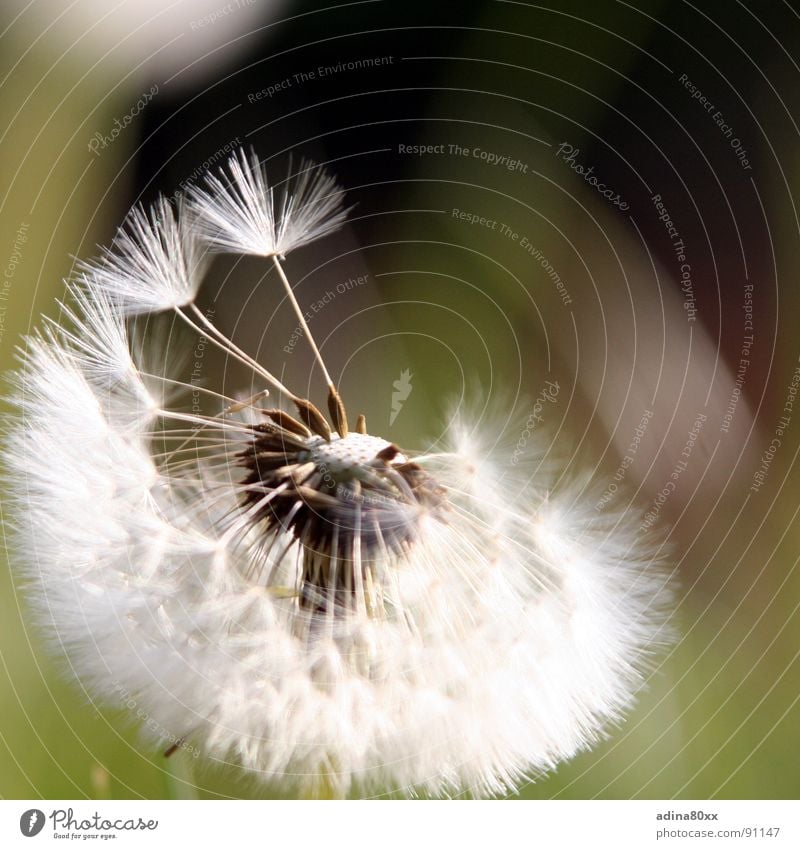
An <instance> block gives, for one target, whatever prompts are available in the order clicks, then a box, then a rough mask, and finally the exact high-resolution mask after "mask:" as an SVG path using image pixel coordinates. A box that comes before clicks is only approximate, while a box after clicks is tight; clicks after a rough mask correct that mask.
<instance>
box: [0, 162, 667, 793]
mask: <svg viewBox="0 0 800 849" xmlns="http://www.w3.org/2000/svg"><path fill="white" fill-rule="evenodd" d="M225 173H227V177H226V176H225ZM225 173H223V174H221V175H220V176H215V177H211V178H209V179H208V182H207V186H206V188H205V189H203V190H201V191H197V192H195V194H194V196H193V197H192V199H191V201H190V202H189V203H188V205H185V206H184V208H183V209H179V210H178V215H177V217H176V214H175V213H174V212H173V211H172V208H171V207H170V206H169V204H167V203H166V202H165V201H160V202H159V203H157V204H156V206H155V207H154V208H153V209H152V210H150V211H149V212H146V211H144V210H141V209H140V210H137V211H135V212H133V213H132V214H131V217H130V218H129V220H128V222H127V223H126V225H125V226H124V227H123V228H122V229H121V231H120V235H119V236H118V237H117V239H116V240H115V242H114V245H113V246H112V248H111V249H110V250H109V251H106V252H105V254H104V255H103V256H102V257H101V259H100V260H98V261H97V262H94V263H88V264H85V265H84V266H82V270H81V273H80V275H79V276H78V278H76V280H75V281H74V282H73V283H72V284H70V302H69V304H68V305H67V307H66V310H65V313H64V320H63V322H59V323H57V324H56V323H54V322H51V323H49V324H48V325H46V327H45V328H44V330H43V331H42V332H40V333H38V334H36V335H35V336H33V337H31V338H29V339H28V340H27V344H26V346H25V350H24V353H23V354H22V364H21V366H20V368H19V370H18V371H17V373H16V375H15V401H16V404H17V407H18V410H19V412H18V414H17V416H16V418H15V419H14V421H13V423H12V427H11V431H10V434H9V440H10V442H9V446H8V451H7V466H8V468H9V473H10V476H11V478H12V481H13V496H14V502H15V503H14V509H15V525H16V529H17V539H16V542H17V546H16V551H17V555H16V557H17V561H18V566H19V568H20V569H21V570H22V571H23V574H25V575H26V577H27V578H28V579H29V581H30V582H31V583H32V584H33V591H32V592H31V599H32V601H33V603H34V604H35V605H36V606H37V611H38V615H39V618H40V619H41V620H42V622H43V623H44V624H45V625H46V626H47V628H48V631H49V633H50V634H51V635H52V636H53V638H54V641H55V642H56V644H57V645H58V646H59V647H60V648H61V649H62V650H63V651H64V652H66V655H67V657H68V659H69V663H70V666H71V668H72V670H73V671H74V672H75V674H76V675H77V676H78V677H79V678H80V680H81V682H82V683H83V684H84V686H85V687H87V689H88V690H89V691H90V692H91V693H93V694H94V695H96V696H97V697H98V698H99V699H101V700H103V701H105V702H106V703H108V704H111V705H119V704H120V703H122V702H132V703H135V705H136V706H137V713H138V714H139V715H140V716H146V717H147V721H146V722H145V723H144V730H145V732H146V733H147V734H148V735H150V736H151V737H152V738H154V739H153V742H154V743H156V744H158V745H160V746H162V747H163V748H164V749H165V750H167V751H168V752H171V751H172V750H174V749H176V748H180V747H181V746H183V745H191V746H192V747H193V749H196V750H199V751H202V752H205V753H206V754H207V755H208V756H209V757H211V758H213V759H215V760H217V761H230V762H234V763H236V764H238V765H240V766H242V767H244V768H245V769H246V770H248V771H250V772H252V773H253V774H255V775H257V776H259V777H261V778H263V779H264V780H265V781H276V782H280V785H281V788H282V789H284V790H286V789H291V790H292V791H293V792H296V793H297V794H300V795H309V794H311V795H314V794H317V795H323V794H327V795H336V796H343V795H346V794H368V793H376V792H397V793H406V794H410V795H413V794H420V793H421V794H430V795H453V794H456V793H460V792H471V793H473V794H475V795H480V796H485V795H499V794H503V793H507V792H512V791H514V790H515V789H516V788H518V787H519V785H520V783H521V782H523V781H524V780H526V779H529V778H531V777H535V776H537V775H539V774H541V773H542V772H543V771H545V770H548V769H551V768H553V767H554V766H555V765H556V764H558V763H559V762H560V761H562V760H564V759H567V758H570V757H572V756H574V755H575V754H576V753H577V752H579V751H581V750H583V749H585V748H587V747H588V746H590V745H591V744H592V743H594V742H596V741H597V740H598V739H599V738H600V737H601V736H602V735H603V733H604V732H605V730H606V729H607V728H608V726H609V725H610V724H613V723H614V722H616V721H618V720H620V718H621V716H622V714H623V712H624V710H625V709H626V708H628V707H629V706H630V705H631V703H632V699H633V696H634V693H635V691H636V690H637V688H638V687H639V686H640V684H641V682H642V674H643V666H644V665H645V664H646V662H647V659H648V657H649V656H650V655H651V653H652V652H653V651H655V650H656V649H657V648H658V647H659V646H660V644H661V643H663V640H664V637H663V633H664V622H665V618H666V608H667V606H668V594H667V593H666V592H665V591H664V577H663V573H662V572H661V571H660V570H659V569H658V568H657V567H656V566H654V564H653V562H652V558H651V554H650V553H649V552H647V551H643V550H642V548H641V547H640V543H639V542H638V541H637V537H636V534H635V533H634V532H633V531H632V530H630V528H629V527H628V526H627V525H626V523H625V522H624V521H623V520H622V519H621V517H619V516H610V515H606V514H604V516H603V518H602V522H601V523H598V521H599V520H598V519H597V518H596V514H594V511H592V510H591V508H585V507H584V508H581V506H580V505H581V502H580V501H577V502H575V501H574V495H575V493H574V492H573V493H570V492H566V493H564V494H562V496H558V495H557V494H556V493H549V495H548V494H547V492H548V488H549V486H550V482H549V481H547V480H538V479H537V480H536V481H535V483H536V489H535V490H534V489H532V488H531V486H530V485H528V486H526V485H525V484H524V482H523V483H521V484H518V485H516V486H515V485H514V484H513V483H512V481H514V480H517V478H516V477H512V476H511V469H506V468H504V467H503V464H502V463H500V462H499V461H498V459H497V457H495V456H493V452H491V451H490V450H489V449H488V448H487V447H484V445H483V444H482V442H481V440H480V439H479V438H478V437H477V436H476V428H475V427H474V423H472V422H470V421H469V420H468V419H462V421H461V422H460V423H451V426H450V427H449V428H448V434H449V435H450V444H448V445H446V446H444V447H443V448H441V447H440V448H437V451H436V453H427V454H415V453H413V452H409V451H406V450H401V449H400V448H398V446H396V445H394V444H392V443H391V442H388V441H387V440H385V439H382V438H381V437H380V436H379V435H372V434H369V433H368V432H367V428H366V422H365V420H364V417H363V416H359V417H358V421H357V423H356V425H355V427H351V426H350V425H349V423H348V419H347V414H346V411H345V407H344V404H343V401H342V399H341V398H340V396H339V393H338V391H337V390H336V387H335V385H334V383H333V381H332V380H331V379H330V375H329V373H328V371H327V369H325V366H324V363H322V361H321V356H320V354H319V351H318V349H317V347H316V345H315V344H314V341H313V337H311V334H310V333H309V332H308V328H307V326H305V324H304V329H305V331H306V338H307V341H308V342H309V344H310V345H311V348H312V350H313V352H314V355H315V356H316V357H317V358H318V359H319V361H320V365H321V368H322V372H323V374H324V376H325V379H326V381H327V384H328V398H327V408H328V416H327V417H326V416H325V415H323V413H322V412H321V411H320V409H319V408H318V407H317V406H315V405H314V404H313V403H311V402H310V401H309V400H307V399H305V398H302V397H299V396H297V395H295V394H294V393H293V392H292V391H291V390H290V389H288V388H287V387H286V386H284V385H283V384H282V383H281V382H280V381H279V380H278V379H277V378H276V377H275V376H274V374H273V373H272V372H270V371H269V370H268V369H267V368H265V367H264V366H263V365H261V364H259V363H258V362H256V361H255V360H254V359H253V358H252V357H250V356H249V355H248V354H247V353H246V352H245V351H243V350H242V349H241V348H239V347H237V346H236V345H235V344H234V342H233V341H231V340H230V339H228V338H227V337H226V336H225V335H224V334H223V333H222V331H221V330H219V329H218V328H216V326H215V325H214V324H213V323H212V321H211V320H210V319H209V317H208V316H207V315H206V314H204V313H203V312H202V311H200V310H199V309H198V308H197V307H196V306H195V304H194V298H195V296H196V294H197V291H198V288H199V286H200V283H201V278H202V273H203V272H204V270H205V267H206V254H207V251H208V249H209V248H210V249H222V250H232V251H240V252H248V253H252V254H257V255H262V256H266V257H268V258H269V259H268V261H269V262H271V263H272V264H273V266H274V268H273V270H275V271H276V272H277V273H276V274H275V275H272V276H271V277H270V280H272V281H274V282H275V285H276V286H282V287H283V290H285V294H286V295H287V296H288V297H289V300H290V302H291V303H292V304H293V305H294V306H295V308H297V309H298V316H299V318H300V320H301V322H303V318H302V310H300V309H299V307H297V301H296V300H295V298H294V294H293V292H292V288H291V285H290V284H289V282H288V281H287V280H286V277H285V275H284V273H283V268H282V266H281V258H282V255H283V254H285V253H286V252H287V251H288V250H290V249H292V248H295V247H298V246H300V245H303V244H305V243H307V242H308V241H310V240H311V239H312V238H317V237H320V236H323V235H326V234H328V233H330V232H332V231H333V230H334V229H335V228H336V227H337V226H339V225H340V224H341V223H342V220H343V213H342V211H341V205H340V204H341V192H340V191H339V190H338V188H337V187H336V186H335V184H334V183H333V181H332V180H330V178H328V177H326V176H324V175H322V174H321V173H320V172H319V171H316V172H315V171H314V168H313V166H311V165H309V164H305V165H304V166H303V174H302V176H301V177H300V179H299V181H297V182H292V181H289V182H288V183H287V184H286V185H285V187H284V188H283V190H282V191H280V192H276V193H275V194H274V195H273V191H272V189H271V188H270V186H269V185H268V183H267V180H266V177H265V175H264V173H263V171H262V170H261V167H260V165H259V163H258V161H257V160H256V159H255V157H252V158H250V159H248V158H246V157H244V156H242V157H239V158H233V159H232V160H231V162H230V163H229V166H228V170H227V172H225ZM269 296H270V293H269V292H267V293H265V297H269ZM161 310H172V311H173V314H174V316H175V317H176V318H177V319H180V320H181V321H183V322H185V323H186V324H187V325H188V326H189V327H190V328H192V330H193V332H195V333H201V334H202V335H203V337H204V338H205V339H206V342H207V344H210V345H214V346H215V347H217V348H219V349H220V350H222V351H224V352H225V353H226V355H227V356H229V357H232V358H234V359H236V360H237V361H238V362H239V363H241V364H245V365H247V366H248V367H249V368H250V369H252V373H253V383H254V385H255V388H256V389H257V390H258V393H257V395H255V396H253V397H251V398H249V399H247V400H241V398H239V397H228V396H226V395H224V394H222V393H221V392H215V391H213V390H212V389H210V388H208V387H205V386H203V385H201V384H198V383H191V384H179V383H178V382H177V381H175V380H173V379H168V378H167V377H165V376H164V372H163V369H162V371H161V375H160V376H159V369H158V360H159V357H160V354H159V353H158V351H154V350H152V343H149V344H148V343H143V342H141V340H139V341H137V342H136V344H134V343H133V342H132V340H131V339H129V333H130V331H131V328H130V327H129V321H130V317H131V316H138V315H141V314H143V313H147V312H149V311H161ZM159 350H161V349H159ZM198 392H199V393H203V397H204V398H208V399H209V401H208V403H213V404H214V405H215V406H214V409H213V411H212V412H211V413H210V414H209V413H201V412H198V411H197V409H196V405H193V404H192V399H191V396H192V394H193V393H198ZM267 394H269V396H270V397H269V404H268V403H267V400H268V399H267ZM273 399H275V400H273ZM323 406H325V405H323ZM423 424H424V426H425V427H426V428H430V426H431V425H430V424H429V423H423ZM491 436H492V440H493V441H495V442H496V439H495V434H491ZM506 456H507V457H508V459H509V461H510V458H511V452H508V454H507V455H506ZM509 465H510V463H509ZM520 468H521V466H519V467H515V469H514V471H515V474H518V473H519V471H520ZM590 513H592V514H593V515H592V516H590V515H589V514H590ZM176 756H177V757H180V755H176Z"/></svg>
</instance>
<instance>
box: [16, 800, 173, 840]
mask: <svg viewBox="0 0 800 849" xmlns="http://www.w3.org/2000/svg"><path fill="white" fill-rule="evenodd" d="M47 820H50V822H51V826H52V830H53V837H54V838H60V839H62V840H90V839H95V840H97V839H100V840H114V839H115V838H116V837H117V833H118V832H123V831H155V830H156V829H157V828H158V820H145V819H142V818H141V817H128V818H124V817H119V818H118V819H107V818H105V817H103V816H102V815H101V814H99V813H97V811H95V812H94V813H93V814H92V815H91V816H89V817H86V818H84V819H81V818H79V817H76V816H75V812H74V811H73V809H72V808H67V809H66V810H65V809H64V808H55V809H54V810H53V811H51V812H50V813H49V814H48V815H47V816H45V814H44V811H40V810H39V809H38V808H31V809H30V810H29V811H25V813H24V814H23V815H22V816H21V817H20V818H19V830H20V831H21V832H22V833H23V834H24V835H25V836H26V837H35V836H36V835H37V834H39V832H40V831H41V830H42V829H43V828H44V826H45V823H46V822H47Z"/></svg>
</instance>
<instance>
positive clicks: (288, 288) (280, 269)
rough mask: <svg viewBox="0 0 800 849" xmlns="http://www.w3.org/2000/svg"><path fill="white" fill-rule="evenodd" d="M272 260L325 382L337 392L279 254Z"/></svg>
mask: <svg viewBox="0 0 800 849" xmlns="http://www.w3.org/2000/svg"><path fill="white" fill-rule="evenodd" d="M272 262H273V263H274V265H275V268H276V269H277V270H278V276H279V277H280V278H281V282H282V283H283V288H284V289H286V294H287V296H288V298H289V301H290V303H291V304H292V308H293V309H294V311H295V315H296V316H297V318H298V320H299V322H300V326H301V327H302V328H303V331H304V332H305V334H306V339H307V340H308V344H309V345H310V346H311V350H312V351H313V352H314V356H315V357H316V359H317V362H318V363H319V366H320V368H321V369H322V374H323V375H324V377H325V382H326V383H327V384H328V388H329V389H330V390H332V391H333V392H336V387H335V386H334V385H333V381H332V380H331V376H330V374H329V373H328V369H327V368H326V367H325V361H324V360H323V359H322V354H321V353H320V350H319V348H318V347H317V343H316V342H315V341H314V337H313V336H312V335H311V330H310V329H309V327H308V324H307V322H306V320H305V317H304V316H303V311H302V310H301V309H300V304H298V303H297V298H295V296H294V292H293V291H292V287H291V284H290V283H289V281H288V279H287V277H286V274H285V273H284V270H283V266H282V265H281V263H280V260H279V259H278V257H277V256H275V255H274V254H273V257H272Z"/></svg>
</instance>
